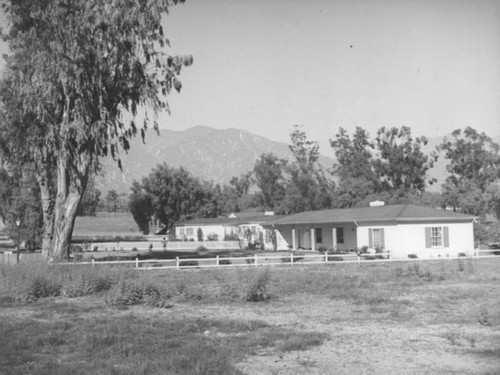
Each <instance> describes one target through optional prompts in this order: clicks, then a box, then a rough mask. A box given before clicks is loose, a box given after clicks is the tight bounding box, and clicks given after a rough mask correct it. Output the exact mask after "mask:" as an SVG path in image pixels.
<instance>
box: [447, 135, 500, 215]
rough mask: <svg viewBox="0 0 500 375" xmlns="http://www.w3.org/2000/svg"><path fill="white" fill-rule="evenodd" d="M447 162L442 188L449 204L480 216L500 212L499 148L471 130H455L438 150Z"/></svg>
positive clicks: (491, 141) (484, 136)
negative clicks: (446, 172) (446, 173)
mask: <svg viewBox="0 0 500 375" xmlns="http://www.w3.org/2000/svg"><path fill="white" fill-rule="evenodd" d="M438 149H439V151H441V152H442V153H444V158H445V159H447V160H448V164H447V166H446V169H447V171H448V173H449V176H448V177H447V178H446V181H445V183H444V184H443V186H442V190H443V196H444V198H445V201H446V204H447V205H450V206H452V207H453V208H454V209H461V210H462V211H464V212H467V213H471V214H475V215H480V214H483V213H485V212H499V211H500V208H499V207H500V153H499V151H500V146H499V145H498V144H497V143H495V142H493V140H492V139H491V138H490V137H489V136H488V135H486V134H485V133H479V132H477V131H476V130H475V129H473V128H471V127H466V128H465V129H464V130H463V131H462V130H461V129H457V130H455V131H454V132H453V133H452V135H451V138H445V139H444V140H443V142H442V143H441V144H440V145H439V146H438Z"/></svg>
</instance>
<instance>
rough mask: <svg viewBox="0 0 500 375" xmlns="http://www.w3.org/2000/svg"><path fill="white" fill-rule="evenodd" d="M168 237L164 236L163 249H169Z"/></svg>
mask: <svg viewBox="0 0 500 375" xmlns="http://www.w3.org/2000/svg"><path fill="white" fill-rule="evenodd" d="M167 242H168V241H167V237H166V236H163V238H162V243H163V251H167Z"/></svg>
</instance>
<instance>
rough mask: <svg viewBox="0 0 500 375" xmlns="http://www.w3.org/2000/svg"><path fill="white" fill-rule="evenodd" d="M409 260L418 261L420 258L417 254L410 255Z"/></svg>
mask: <svg viewBox="0 0 500 375" xmlns="http://www.w3.org/2000/svg"><path fill="white" fill-rule="evenodd" d="M408 258H410V259H417V258H418V256H417V254H408Z"/></svg>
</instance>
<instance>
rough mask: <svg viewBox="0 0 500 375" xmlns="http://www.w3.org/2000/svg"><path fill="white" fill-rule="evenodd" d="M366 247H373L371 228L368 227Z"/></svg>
mask: <svg viewBox="0 0 500 375" xmlns="http://www.w3.org/2000/svg"><path fill="white" fill-rule="evenodd" d="M368 247H370V248H371V247H373V229H372V228H369V229H368Z"/></svg>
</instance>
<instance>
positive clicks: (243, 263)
mask: <svg viewBox="0 0 500 375" xmlns="http://www.w3.org/2000/svg"><path fill="white" fill-rule="evenodd" d="M494 257H498V258H499V259H500V256H498V255H495V254H494V253H493V251H492V250H475V251H474V253H471V254H469V256H466V257H463V256H460V257H458V256H457V257H452V256H450V257H446V258H414V259H410V258H391V257H390V254H389V253H380V254H375V255H366V254H365V255H358V254H357V253H348V254H328V253H325V254H317V253H315V254H295V253H293V252H291V253H285V254H283V253H281V254H280V255H265V254H264V255H259V254H255V255H253V256H249V257H220V256H218V255H217V256H216V257H214V258H179V257H176V258H175V259H148V260H139V259H138V258H136V259H135V260H122V261H120V260H117V261H98V260H95V259H92V260H91V261H89V262H68V263H56V264H58V265H92V267H95V266H98V265H129V266H133V267H135V268H136V269H140V270H153V269H154V270H160V269H199V268H226V267H258V266H298V265H313V264H332V263H342V264H346V263H358V264H361V263H381V262H421V261H428V260H433V261H436V260H453V259H479V258H481V259H483V258H494Z"/></svg>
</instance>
